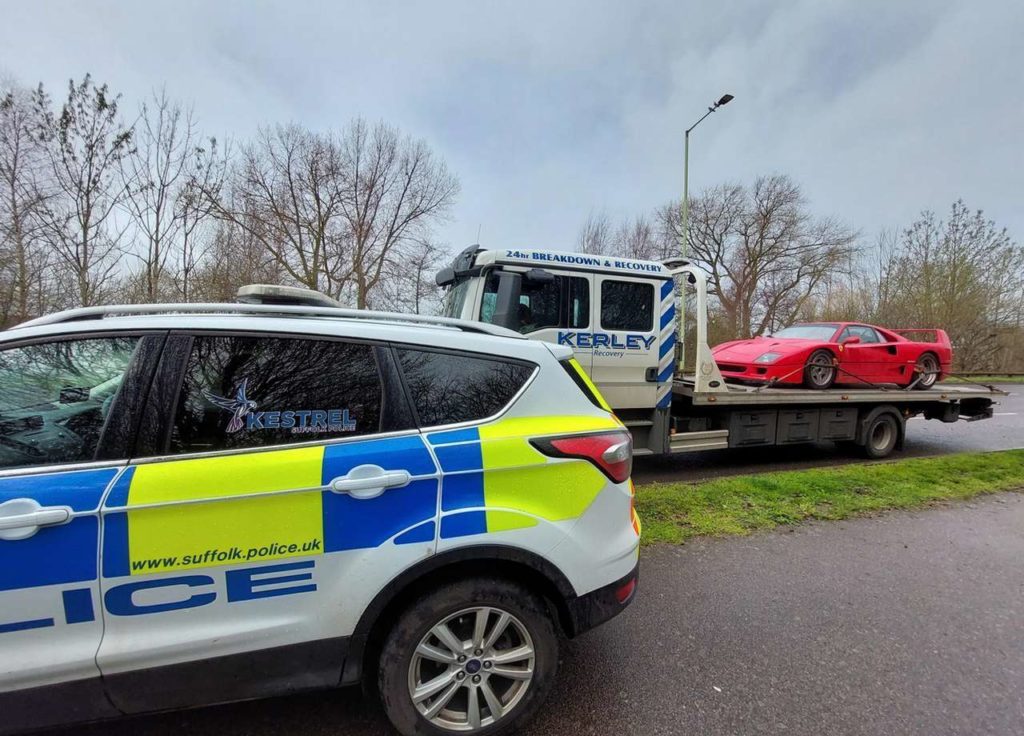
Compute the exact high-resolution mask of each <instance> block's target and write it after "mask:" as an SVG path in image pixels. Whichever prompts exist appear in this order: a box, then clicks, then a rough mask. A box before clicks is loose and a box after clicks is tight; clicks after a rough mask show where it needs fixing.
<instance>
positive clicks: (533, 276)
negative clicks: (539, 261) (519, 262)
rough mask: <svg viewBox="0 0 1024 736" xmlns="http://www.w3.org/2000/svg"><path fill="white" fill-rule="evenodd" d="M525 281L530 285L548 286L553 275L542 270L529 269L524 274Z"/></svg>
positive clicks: (552, 280)
mask: <svg viewBox="0 0 1024 736" xmlns="http://www.w3.org/2000/svg"><path fill="white" fill-rule="evenodd" d="M526 280H527V281H529V282H530V283H531V284H550V283H552V282H554V280H555V275H554V274H553V273H551V272H550V271H545V270H544V269H543V268H531V269H530V270H529V271H527V272H526Z"/></svg>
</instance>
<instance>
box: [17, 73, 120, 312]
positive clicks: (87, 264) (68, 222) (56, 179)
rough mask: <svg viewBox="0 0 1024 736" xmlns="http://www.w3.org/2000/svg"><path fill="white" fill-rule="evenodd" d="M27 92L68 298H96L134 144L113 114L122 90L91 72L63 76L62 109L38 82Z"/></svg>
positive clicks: (109, 263) (109, 271)
mask: <svg viewBox="0 0 1024 736" xmlns="http://www.w3.org/2000/svg"><path fill="white" fill-rule="evenodd" d="M32 97H33V103H34V106H35V112H36V115H37V116H38V122H37V128H36V131H37V139H38V140H39V142H40V143H42V144H43V145H45V147H46V151H47V155H48V163H49V166H48V169H49V172H48V173H49V175H50V181H51V182H52V187H53V191H52V192H50V193H49V194H50V196H48V197H47V204H46V209H45V220H46V225H47V235H48V238H49V240H50V244H51V247H52V249H53V253H54V255H55V257H56V259H57V260H58V261H59V262H60V263H61V265H62V267H63V269H66V270H65V273H66V274H67V275H68V276H69V278H68V281H69V282H70V283H69V284H68V285H67V286H68V288H67V291H69V292H70V294H69V295H68V296H69V297H70V299H69V301H71V302H73V303H77V304H79V305H82V306H88V305H92V304H96V303H98V302H100V301H102V299H103V298H104V292H105V290H106V288H107V287H108V285H109V284H110V282H111V280H112V279H113V277H114V275H115V273H116V269H117V267H118V261H117V257H116V256H117V253H118V249H119V246H120V243H121V237H122V235H123V232H124V231H123V227H119V224H118V223H117V222H116V221H115V220H116V218H115V217H114V213H115V212H116V210H117V208H118V207H119V205H120V204H121V202H122V201H123V200H124V197H125V186H124V184H123V182H122V180H121V177H120V172H119V170H120V164H121V161H122V160H123V159H124V158H125V157H126V156H128V155H130V154H131V152H132V129H131V127H126V126H125V125H124V124H123V122H122V121H121V118H120V116H119V114H118V100H119V98H120V96H119V95H114V96H112V95H111V94H110V91H109V90H108V89H107V85H105V84H104V85H101V86H99V87H97V86H96V85H94V84H93V82H92V79H91V77H90V76H89V75H88V74H86V75H85V77H84V78H83V79H82V81H81V82H80V83H78V84H77V85H76V84H75V82H74V81H71V82H69V83H68V97H67V100H66V101H65V102H64V104H63V105H62V107H61V109H60V114H59V115H54V112H53V110H52V108H51V106H50V99H49V96H48V95H47V94H46V93H45V92H44V91H43V87H42V85H40V86H39V88H38V89H37V90H36V91H35V92H34V93H33V96H32ZM72 294H73V296H72Z"/></svg>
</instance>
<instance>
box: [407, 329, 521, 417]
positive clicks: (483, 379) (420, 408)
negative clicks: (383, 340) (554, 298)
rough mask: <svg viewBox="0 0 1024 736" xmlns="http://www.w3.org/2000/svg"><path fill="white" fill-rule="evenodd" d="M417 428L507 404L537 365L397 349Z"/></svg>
mask: <svg viewBox="0 0 1024 736" xmlns="http://www.w3.org/2000/svg"><path fill="white" fill-rule="evenodd" d="M395 352H396V353H397V355H398V361H399V363H400V364H401V366H402V372H403V373H404V374H405V382H406V385H407V386H408V387H409V394H410V395H411V397H412V402H413V405H414V406H415V407H416V413H417V414H418V415H419V420H420V426H421V427H436V426H440V425H444V424H457V423H458V422H470V421H475V420H479V419H486V418H487V417H492V416H494V415H495V414H497V413H499V412H500V411H501V410H502V409H504V408H505V407H506V406H508V404H509V402H510V401H512V398H513V397H514V396H515V395H516V393H518V391H519V389H521V388H522V387H523V385H524V384H525V383H526V381H527V380H528V379H529V378H530V376H531V375H532V374H533V371H534V369H535V366H534V365H532V364H530V363H521V362H518V361H511V360H497V359H492V358H482V357H478V356H470V355H467V354H464V353H458V354H456V353H442V352H434V351H430V350H413V349H411V348H398V349H396V350H395Z"/></svg>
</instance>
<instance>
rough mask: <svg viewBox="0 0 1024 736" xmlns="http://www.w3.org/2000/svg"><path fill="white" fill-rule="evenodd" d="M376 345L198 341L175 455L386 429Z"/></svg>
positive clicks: (181, 398) (178, 411)
mask: <svg viewBox="0 0 1024 736" xmlns="http://www.w3.org/2000/svg"><path fill="white" fill-rule="evenodd" d="M382 403H383V390H382V387H381V376H380V371H379V370H378V366H377V360H376V356H375V353H374V349H373V347H372V346H370V345H364V344H359V343H350V342H344V341H340V340H312V339H298V338H284V337H249V336H210V335H200V336H197V337H195V338H194V340H193V343H192V350H191V353H190V354H189V358H188V362H187V365H186V367H185V374H184V378H183V381H182V386H181V391H180V393H179V395H178V399H177V405H176V408H175V415H174V423H173V425H172V428H171V436H170V447H169V450H170V452H172V453H186V452H208V451H215V450H230V449H236V448H246V447H263V446H267V445H284V444H290V443H294V442H310V441H314V440H326V439H335V438H338V437H354V436H358V435H365V434H371V433H374V432H379V431H380V425H381V415H382Z"/></svg>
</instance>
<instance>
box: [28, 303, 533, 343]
mask: <svg viewBox="0 0 1024 736" xmlns="http://www.w3.org/2000/svg"><path fill="white" fill-rule="evenodd" d="M147 314H249V315H255V316H264V317H268V316H269V317H333V318H335V319H350V320H366V321H371V322H398V323H406V324H415V325H426V326H434V327H448V328H450V329H456V330H462V331H463V332H478V333H482V334H486V335H496V336H498V337H518V338H523V336H522V335H520V334H519V333H518V332H513V331H512V330H509V329H507V328H505V327H499V326H498V325H491V324H487V323H485V322H470V321H467V320H461V319H454V318H452V317H430V316H426V315H422V314H403V313H401V312H375V311H372V310H369V309H346V308H344V307H315V306H305V305H301V306H300V305H294V304H228V303H221V302H209V303H193V304H112V305H109V306H100V307H79V308H77V309H67V310H65V311H63V312H55V313H54V314H47V315H44V316H42V317H37V318H36V319H30V320H29V321H27V322H22V323H21V324H20V325H15V326H14V327H11V328H10V329H12V330H20V329H23V328H26V327H41V326H43V325H56V324H62V323H66V322H80V321H84V320H90V319H104V318H106V317H121V316H136V315H147ZM524 339H525V338H524Z"/></svg>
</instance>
